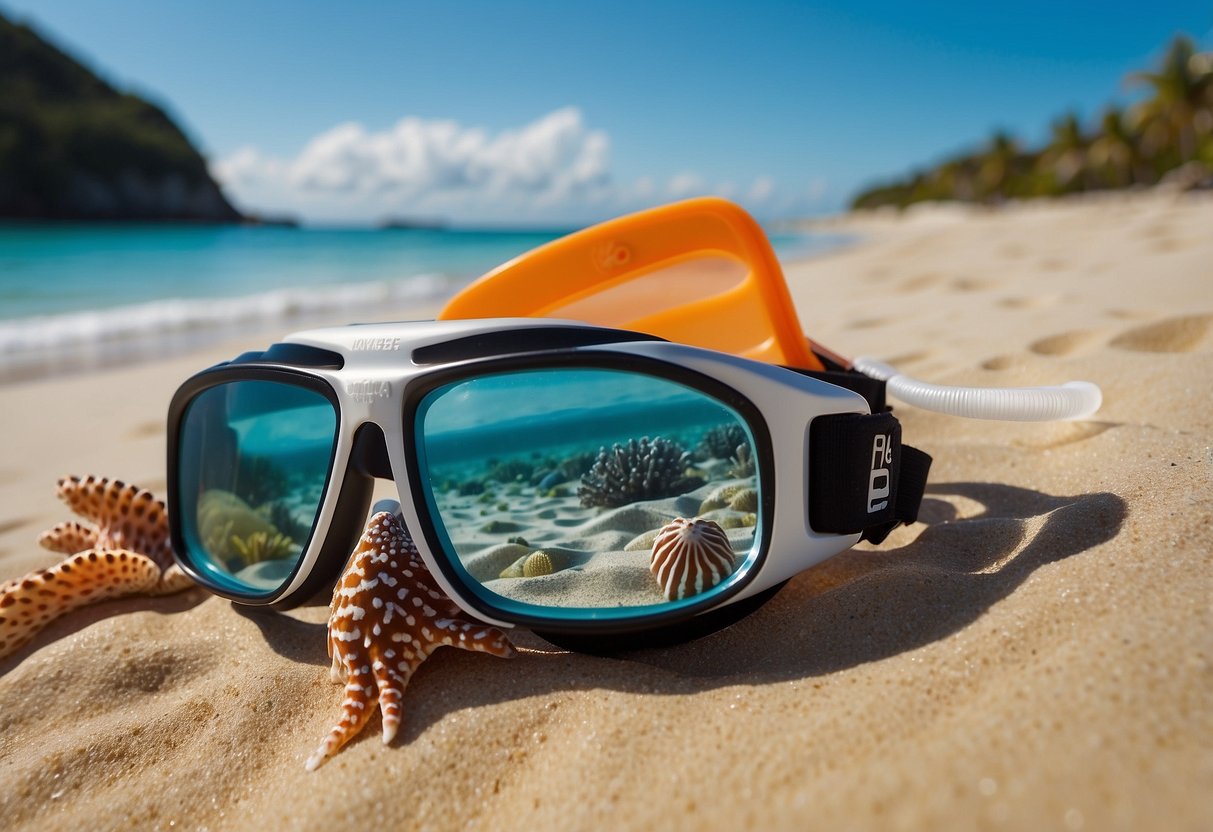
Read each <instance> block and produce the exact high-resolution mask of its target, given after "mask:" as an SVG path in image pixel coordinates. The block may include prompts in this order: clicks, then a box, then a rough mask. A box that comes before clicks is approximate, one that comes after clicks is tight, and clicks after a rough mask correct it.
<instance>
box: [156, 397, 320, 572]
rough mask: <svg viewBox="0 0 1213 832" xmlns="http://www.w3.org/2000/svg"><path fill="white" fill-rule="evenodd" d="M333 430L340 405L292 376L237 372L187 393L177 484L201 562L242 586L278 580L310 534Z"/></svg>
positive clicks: (185, 530)
mask: <svg viewBox="0 0 1213 832" xmlns="http://www.w3.org/2000/svg"><path fill="white" fill-rule="evenodd" d="M336 435H337V411H336V409H335V408H334V406H333V404H332V403H331V402H329V400H328V399H327V398H325V397H324V396H323V395H321V394H320V393H317V392H315V391H313V390H309V389H306V388H302V387H296V386H293V385H289V384H282V383H279V382H273V381H233V382H228V383H226V384H221V385H219V386H217V387H211V388H209V389H208V390H205V391H204V392H202V393H200V394H199V395H198V396H197V397H196V398H195V399H194V400H193V401H192V402H190V404H189V407H188V409H187V410H186V413H185V417H184V420H183V422H182V429H181V444H180V449H179V456H178V482H177V485H178V493H179V495H180V500H179V505H180V516H181V523H182V528H181V531H182V535H183V537H184V540H185V544H186V548H187V550H188V552H189V556H190V558H191V560H192V562H193V565H194V567H195V568H196V569H198V570H199V571H200V572H202V573H204V574H206V575H208V576H209V577H210V579H211V580H212V581H214V582H215V583H216V584H217V585H218V586H220V587H222V588H225V589H228V590H232V591H236V592H242V593H252V594H258V595H269V594H271V593H272V592H274V591H275V590H277V589H278V588H279V587H281V586H282V585H283V583H284V582H285V581H286V580H287V579H288V578H289V577H290V575H291V574H292V573H293V572H294V569H295V566H296V565H297V563H298V562H299V558H300V556H301V555H302V553H303V552H304V550H305V549H306V548H307V543H308V539H309V538H310V537H311V533H312V528H313V526H314V525H315V520H316V514H317V512H318V510H319V507H320V502H321V499H322V498H323V496H324V489H325V485H326V483H327V481H328V472H329V466H330V463H331V460H332V454H333V445H334V442H335V441H336Z"/></svg>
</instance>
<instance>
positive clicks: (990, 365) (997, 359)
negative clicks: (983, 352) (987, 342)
mask: <svg viewBox="0 0 1213 832" xmlns="http://www.w3.org/2000/svg"><path fill="white" fill-rule="evenodd" d="M1015 363H1016V359H1015V356H1013V355H996V356H994V357H993V358H987V359H986V360H985V361H983V362H981V368H982V369H983V370H1009V369H1011V368H1012V367H1014V366H1015Z"/></svg>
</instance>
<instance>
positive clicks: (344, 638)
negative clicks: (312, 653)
mask: <svg viewBox="0 0 1213 832" xmlns="http://www.w3.org/2000/svg"><path fill="white" fill-rule="evenodd" d="M58 494H59V497H60V499H62V500H63V501H64V502H65V503H67V505H68V507H70V508H71V509H72V511H74V512H75V513H76V514H79V515H81V516H82V517H85V518H87V519H88V520H91V521H92V522H93V524H95V525H85V524H82V523H78V522H75V521H69V522H66V523H60V524H59V525H57V526H55V527H54V528H52V529H50V530H49V531H47V532H44V533H43V534H42V536H41V537H40V538H39V543H41V544H42V545H43V546H44V547H46V548H48V549H52V550H54V551H56V552H64V553H69V554H70V556H69V557H68V558H66V559H65V560H63V561H62V562H60V563H59V564H57V565H55V566H52V567H50V568H49V569H45V570H40V571H37V572H31V573H30V574H28V575H26V576H25V577H23V578H17V579H16V580H12V581H9V582H7V583H5V584H0V658H4V657H5V656H7V655H10V654H11V653H14V652H16V651H17V650H18V649H19V648H20V647H21V646H22V645H24V644H25V643H27V642H28V641H29V640H30V639H31V638H33V637H34V636H35V635H36V634H37V633H38V631H40V630H41V629H42V628H43V627H45V626H46V625H47V624H49V623H50V622H51V621H53V620H54V619H56V618H58V617H59V616H62V615H66V614H67V613H69V612H71V611H72V610H74V609H76V608H78V607H82V606H84V605H86V604H91V603H95V602H97V601H103V600H106V599H109V598H117V597H120V596H124V595H136V594H142V595H167V594H169V593H173V592H179V591H181V590H184V589H188V588H189V587H191V586H194V584H193V583H192V582H191V581H190V579H189V578H188V577H187V576H186V575H185V573H184V572H182V571H181V569H180V567H178V566H177V565H176V564H175V563H174V562H173V555H172V550H171V547H170V545H169V537H168V519H167V516H166V514H165V509H164V503H162V502H161V501H159V500H157V499H156V498H155V497H154V496H153V495H152V494H151V492H148V491H144V490H142V489H140V488H138V487H136V486H133V485H127V484H125V483H123V482H121V481H119V480H109V479H105V478H101V477H84V478H80V477H65V478H64V479H61V480H60V481H59V489H58ZM462 615H463V613H462V611H461V610H460V609H459V607H457V606H456V605H455V603H454V602H453V601H451V600H450V599H449V598H447V597H446V596H445V595H443V594H442V591H441V590H440V589H438V588H437V586H436V584H435V583H434V580H433V578H432V576H431V575H430V573H429V570H428V569H426V567H425V564H424V563H423V562H422V560H421V558H420V557H419V556H418V554H417V549H416V547H415V546H414V545H413V541H412V539H411V538H410V537H409V535H408V532H406V531H405V529H404V526H403V525H402V524H401V523H400V521H399V520H398V519H396V517H394V516H393V515H392V514H390V513H387V512H380V513H379V514H376V515H375V516H373V517H372V518H371V519H370V521H369V522H368V523H367V526H366V530H365V531H364V533H363V535H362V539H361V540H360V541H359V543H358V547H357V548H356V549H355V550H354V552H353V554H351V555H350V560H349V562H348V563H347V564H346V568H345V572H344V573H343V574H342V576H341V580H339V581H338V582H337V585H336V587H335V588H334V590H333V602H332V605H331V607H330V613H329V627H328V651H329V655H330V656H331V657H332V659H333V665H332V678H333V680H334V681H338V682H345V700H344V701H343V702H342V703H341V719H340V720H339V721H338V723H337V725H336V726H334V727H333V730H332V731H331V732H330V733H329V735H328V737H327V738H326V739H325V741H324V743H323V744H322V745H321V746H320V748H319V749H317V751H316V753H314V754H313V755H312V756H311V757H310V758H309V759H308V761H307V767H308V769H309V770H314V769H316V768H317V767H318V766H320V765H321V764H322V763H323V762H324V761H325V760H327V759H328V758H329V757H331V756H333V755H334V754H335V753H337V751H338V750H340V749H341V747H342V746H344V745H345V744H346V743H347V742H349V741H350V740H351V739H352V738H353V737H354V736H356V735H357V734H358V733H359V732H360V731H361V730H362V728H363V727H364V726H365V725H366V723H367V721H368V720H369V719H370V715H371V711H372V709H373V707H374V705H375V703H376V702H378V703H379V709H380V711H381V713H382V715H383V741H384V742H385V743H389V742H391V741H392V739H393V738H394V737H395V736H396V731H397V730H398V728H399V727H400V715H401V710H400V703H401V700H402V699H403V696H404V687H405V685H407V684H408V681H409V678H410V677H411V676H412V674H413V672H414V671H416V669H417V667H418V666H419V665H420V664H421V663H422V662H423V661H425V659H426V658H428V657H429V655H430V654H431V653H433V652H434V651H435V650H437V649H438V648H439V647H443V646H451V647H460V648H462V649H464V650H475V651H479V652H484V653H492V654H493V655H495V656H502V657H509V656H512V655H514V648H513V646H512V645H511V644H510V642H509V640H508V639H507V638H506V636H505V634H504V633H503V632H502V631H501V630H499V629H497V628H496V627H490V626H488V625H485V624H479V623H476V622H474V621H468V620H466V619H464V618H463V617H462Z"/></svg>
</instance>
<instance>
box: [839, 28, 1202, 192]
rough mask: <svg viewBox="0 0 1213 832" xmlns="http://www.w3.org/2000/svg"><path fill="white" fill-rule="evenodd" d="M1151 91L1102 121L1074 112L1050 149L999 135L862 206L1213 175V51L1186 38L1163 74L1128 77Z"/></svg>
mask: <svg viewBox="0 0 1213 832" xmlns="http://www.w3.org/2000/svg"><path fill="white" fill-rule="evenodd" d="M1128 81H1129V83H1130V84H1133V85H1136V86H1139V87H1144V88H1145V89H1146V91H1147V95H1146V97H1144V98H1143V99H1142V100H1140V101H1138V102H1137V103H1135V104H1134V105H1133V106H1131V107H1129V108H1128V109H1126V110H1120V109H1117V108H1109V109H1108V110H1106V111H1105V112H1104V114H1103V117H1102V118H1101V119H1100V121H1099V123H1098V124H1097V125H1092V126H1091V127H1086V126H1084V125H1083V124H1082V123H1081V121H1080V120H1079V119H1078V117H1077V116H1075V115H1073V114H1069V115H1065V116H1063V117H1061V118H1060V119H1058V120H1057V121H1056V122H1054V124H1053V135H1052V138H1051V140H1050V141H1049V143H1048V144H1047V145H1045V146H1044V147H1039V148H1035V149H1032V148H1025V147H1022V146H1020V144H1019V142H1017V141H1016V140H1015V139H1014V138H1013V137H1011V136H1009V135H1007V134H1005V133H999V134H996V135H995V136H994V137H993V138H992V139H990V140H989V142H988V143H987V144H986V146H985V147H984V148H983V149H982V150H980V151H978V152H976V153H970V154H966V155H962V156H957V157H954V158H952V159H948V160H947V161H945V162H943V163H942V164H940V165H938V166H936V167H933V168H930V169H926V170H922V171H918V172H915V173H913V174H911V175H910V177H909V178H907V179H904V180H901V181H896V182H890V183H887V184H884V185H880V186H878V187H875V188H872V189H871V190H868V191H865V192H863V193H861V194H859V195H858V196H857V197H855V199H854V201H853V202H852V206H851V207H853V208H876V207H880V206H883V205H895V206H898V207H901V208H904V207H905V206H907V205H910V204H912V203H915V202H922V201H925V200H960V201H964V202H987V203H997V202H1000V201H1002V200H1006V199H1022V198H1029V197H1038V196H1060V195H1062V194H1070V193H1077V192H1082V191H1093V190H1107V189H1113V188H1126V187H1132V186H1135V185H1153V184H1156V183H1158V182H1160V181H1163V180H1164V179H1178V180H1180V182H1181V184H1189V185H1196V184H1209V183H1211V182H1213V53H1208V52H1206V53H1198V52H1197V51H1196V49H1195V46H1194V45H1193V43H1192V41H1191V40H1189V39H1188V38H1186V37H1182V36H1181V37H1178V38H1176V39H1175V41H1174V42H1172V44H1171V46H1170V49H1169V50H1168V52H1167V54H1166V56H1165V57H1164V59H1163V61H1162V66H1161V67H1159V68H1158V69H1157V70H1156V71H1154V72H1139V73H1133V74H1132V75H1130V76H1129V78H1128Z"/></svg>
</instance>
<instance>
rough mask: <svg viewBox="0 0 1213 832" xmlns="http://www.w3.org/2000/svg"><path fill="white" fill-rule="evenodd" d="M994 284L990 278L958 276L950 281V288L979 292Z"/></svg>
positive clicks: (959, 290)
mask: <svg viewBox="0 0 1213 832" xmlns="http://www.w3.org/2000/svg"><path fill="white" fill-rule="evenodd" d="M996 285H997V284H996V283H994V282H993V281H992V280H982V279H981V278H979V277H959V278H957V279H956V280H953V281H952V283H951V285H950V288H952V289H955V290H956V291H957V292H981V291H984V290H986V289H992V288H994V286H996Z"/></svg>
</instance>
